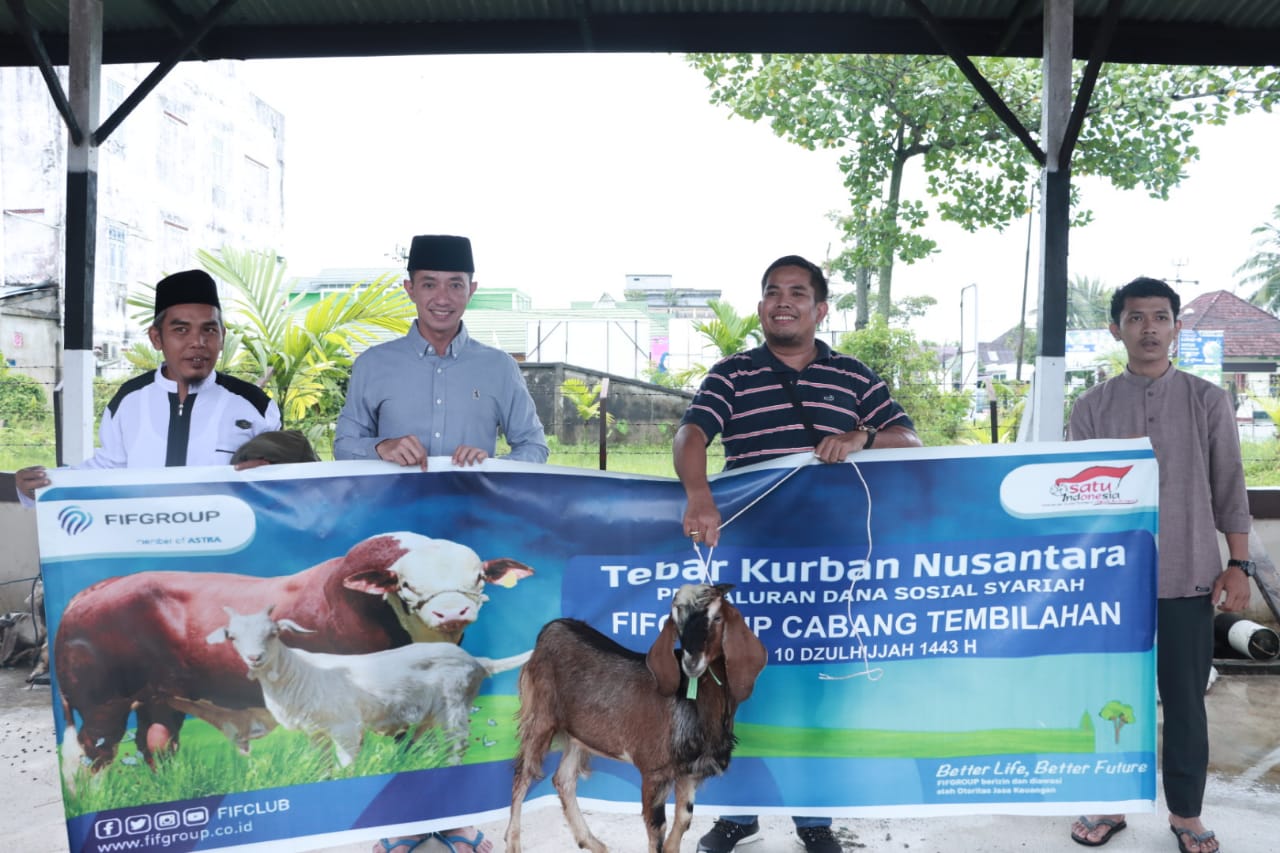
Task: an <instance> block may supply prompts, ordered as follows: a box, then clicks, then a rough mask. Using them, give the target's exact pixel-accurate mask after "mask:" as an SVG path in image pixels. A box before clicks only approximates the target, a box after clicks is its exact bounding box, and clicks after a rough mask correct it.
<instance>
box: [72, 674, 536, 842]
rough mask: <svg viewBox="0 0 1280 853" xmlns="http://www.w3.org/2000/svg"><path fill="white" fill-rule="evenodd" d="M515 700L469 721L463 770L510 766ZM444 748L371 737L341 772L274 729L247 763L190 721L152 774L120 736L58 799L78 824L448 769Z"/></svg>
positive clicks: (300, 739)
mask: <svg viewBox="0 0 1280 853" xmlns="http://www.w3.org/2000/svg"><path fill="white" fill-rule="evenodd" d="M518 704H519V703H518V700H517V698H516V697H515V696H480V697H478V698H477V699H476V703H475V705H474V707H475V708H477V709H478V710H476V711H475V712H473V713H472V715H471V731H470V734H469V736H468V742H467V752H466V756H465V757H464V758H463V761H462V763H463V764H483V763H488V762H493V761H510V760H511V759H512V758H514V757H515V753H516V747H517V741H516V724H515V712H516V708H517V707H518ZM449 754H450V750H449V745H448V744H447V743H445V741H444V739H443V738H442V737H441V736H440V732H439V730H438V729H431V730H429V731H427V732H426V733H424V734H423V736H422V737H420V738H418V739H417V740H416V741H414V742H412V743H397V742H396V740H395V739H394V738H390V737H385V736H383V735H376V734H368V735H366V736H365V739H364V745H363V746H362V747H361V749H360V754H359V755H358V756H357V757H356V760H355V761H354V762H352V763H351V765H349V766H347V767H339V766H338V760H337V757H336V755H335V753H334V749H333V745H332V744H331V743H330V742H329V741H328V739H324V740H322V741H319V742H313V741H312V740H311V739H310V738H308V737H307V736H306V735H305V734H303V733H302V732H297V731H290V730H288V729H284V728H276V729H274V730H273V731H272V732H271V733H270V734H268V735H267V736H266V737H263V738H259V739H257V740H254V741H252V744H251V749H250V753H249V755H241V754H240V752H239V751H238V750H237V749H236V748H235V746H234V745H233V744H232V743H231V742H230V741H229V740H227V739H226V738H225V737H224V736H223V735H222V733H221V732H219V731H218V730H217V729H215V728H214V727H213V726H210V725H209V724H208V723H205V722H204V721H202V720H196V719H190V718H189V719H188V720H187V722H186V725H184V726H183V727H182V746H181V748H180V749H179V750H178V751H177V752H175V753H173V754H171V755H166V756H164V757H162V758H161V759H159V760H158V761H157V762H156V768H155V770H154V771H152V770H151V769H150V768H148V767H147V765H146V763H145V762H144V761H143V760H142V758H141V756H139V755H138V751H137V747H136V746H135V745H134V742H133V732H132V731H129V732H127V733H126V734H125V739H124V740H122V741H121V743H120V751H119V753H118V754H117V756H116V760H115V761H114V762H113V763H112V764H110V765H109V766H108V767H106V768H105V769H104V770H102V771H101V772H100V773H98V774H96V775H93V776H90V774H89V771H88V769H87V768H80V769H79V770H78V771H77V773H76V779H75V785H74V788H75V790H74V791H71V790H65V786H64V791H63V798H64V801H65V804H66V810H67V815H68V816H70V817H75V816H78V815H82V814H89V813H92V812H98V811H103V810H106V809H118V808H129V807H133V806H139V805H145V804H148V803H168V802H176V801H180V800H187V799H193V798H197V797H206V796H218V795H222V794H227V793H232V792H239V791H259V790H265V789H272V788H281V787H287V786H290V785H303V784H308V783H312V782H320V781H326V780H330V779H351V778H354V777H357V776H381V775H385V774H390V773H400V772H404V771H408V770H429V769H431V768H434V767H444V766H447V764H448V761H449Z"/></svg>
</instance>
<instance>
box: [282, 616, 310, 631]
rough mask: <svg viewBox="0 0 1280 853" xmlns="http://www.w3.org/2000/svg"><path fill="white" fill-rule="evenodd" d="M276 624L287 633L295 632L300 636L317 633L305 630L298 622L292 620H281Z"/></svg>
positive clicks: (308, 629)
mask: <svg viewBox="0 0 1280 853" xmlns="http://www.w3.org/2000/svg"><path fill="white" fill-rule="evenodd" d="M276 624H277V625H279V626H280V627H281V628H284V629H285V630H287V631H294V632H296V633H299V634H314V633H315V631H313V630H312V629H310V628H303V627H302V626H301V625H299V624H298V623H297V622H294V621H293V620H292V619H279V620H277V621H276Z"/></svg>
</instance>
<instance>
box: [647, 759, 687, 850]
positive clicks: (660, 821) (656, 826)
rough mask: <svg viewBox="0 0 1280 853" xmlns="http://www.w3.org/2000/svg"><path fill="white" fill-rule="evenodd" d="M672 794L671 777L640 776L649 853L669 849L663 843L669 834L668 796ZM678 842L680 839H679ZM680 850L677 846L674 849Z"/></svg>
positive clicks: (652, 774)
mask: <svg viewBox="0 0 1280 853" xmlns="http://www.w3.org/2000/svg"><path fill="white" fill-rule="evenodd" d="M669 793H671V781H670V777H669V776H661V775H658V774H654V773H641V774H640V804H641V808H642V809H644V811H643V813H642V815H641V816H642V817H643V818H644V828H645V831H646V832H647V833H648V834H649V846H648V847H646V848H645V850H647V851H649V853H663V851H666V850H667V847H663V846H662V842H663V839H664V837H665V836H666V833H667V794H669ZM677 841H678V839H677ZM674 849H676V850H679V847H678V846H677V847H676V848H674Z"/></svg>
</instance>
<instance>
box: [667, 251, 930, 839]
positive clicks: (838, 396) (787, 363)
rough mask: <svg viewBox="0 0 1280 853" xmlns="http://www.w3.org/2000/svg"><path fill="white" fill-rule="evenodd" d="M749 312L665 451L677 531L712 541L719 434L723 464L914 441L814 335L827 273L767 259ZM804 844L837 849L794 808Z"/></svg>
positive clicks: (798, 261)
mask: <svg viewBox="0 0 1280 853" xmlns="http://www.w3.org/2000/svg"><path fill="white" fill-rule="evenodd" d="M760 283H761V287H762V298H761V300H760V304H759V306H758V308H757V311H758V312H759V315H760V326H761V328H762V330H763V331H764V345H763V346H759V347H756V348H755V349H751V350H747V351H746V352H741V353H738V354H737V355H731V356H729V357H728V358H726V359H724V360H722V361H720V362H719V363H718V364H716V365H715V366H714V367H712V368H711V370H709V371H707V376H706V378H705V379H704V380H703V381H702V387H700V388H699V389H698V394H697V396H695V397H694V398H693V402H692V403H690V404H689V408H688V410H687V411H686V412H685V413H684V417H683V418H682V419H681V421H680V429H679V430H678V431H677V432H676V437H675V444H674V446H673V449H672V452H673V454H674V456H675V467H676V474H677V475H679V477H680V482H681V484H683V485H684V490H685V494H686V496H687V497H688V505H687V507H686V508H685V513H684V529H685V533H686V534H687V535H689V536H691V537H693V538H694V539H695V540H698V541H701V542H705V543H706V544H707V545H709V546H715V545H716V543H717V542H718V541H719V539H720V510H719V509H718V508H717V507H716V502H715V498H713V497H712V495H711V486H710V485H709V484H708V482H707V445H708V444H710V443H711V440H712V439H714V438H715V437H716V436H717V435H720V436H721V440H722V441H723V443H724V456H725V461H724V467H725V469H726V470H728V469H731V468H738V467H741V466H743V465H750V464H751V463H753V462H760V461H763V460H766V459H773V458H776V457H778V456H785V455H787V454H791V453H813V454H814V455H815V456H817V457H818V459H820V460H822V461H823V462H844V461H845V460H846V459H848V458H849V454H851V453H856V452H858V451H859V450H865V449H867V448H869V447H872V446H873V444H874V446H875V447H920V446H921V443H920V438H919V437H918V436H917V435H916V433H915V428H914V426H913V424H912V423H911V418H909V417H907V413H906V412H904V411H903V410H902V407H901V406H900V405H898V404H897V403H896V402H895V401H894V399H893V397H892V395H891V394H890V393H889V388H888V386H886V385H885V383H884V381H883V380H882V379H881V378H880V377H879V376H877V375H876V374H875V372H874V371H872V370H871V369H870V368H869V367H867V366H866V365H865V364H863V363H862V362H860V361H858V360H857V359H856V358H853V357H852V356H848V355H844V354H843V353H837V352H832V350H831V347H829V346H827V344H826V342H825V341H820V340H818V339H817V328H818V324H819V323H821V322H822V319H823V318H824V317H826V316H827V280H826V277H825V276H823V274H822V270H821V269H820V268H819V267H818V266H817V265H816V264H814V263H812V262H810V261H807V260H805V259H804V258H802V257H800V256H799V255H787V256H786V257H782V258H779V259H778V260H776V261H774V262H773V263H772V264H770V265H769V268H768V269H766V270H765V272H764V277H763V278H762V279H761V282H760ZM793 820H794V821H795V824H796V834H797V835H798V836H799V837H800V840H801V842H802V843H803V844H804V848H805V850H806V851H808V853H839V851H840V844H839V842H838V841H836V839H835V836H834V835H833V834H832V832H831V819H830V818H815V817H803V818H802V817H797V818H793ZM759 831H760V824H759V822H758V821H757V820H756V818H755V816H754V815H733V816H729V815H726V816H723V817H721V818H720V819H719V820H717V821H716V823H715V826H713V827H712V828H711V830H710V831H709V832H708V833H707V834H706V835H704V836H703V837H702V838H701V839H700V840H699V841H698V850H699V851H700V853H727V851H729V850H732V849H733V848H734V846H735V845H736V844H737V843H738V842H739V841H742V840H743V839H746V838H750V837H751V836H753V835H756V834H758V833H759Z"/></svg>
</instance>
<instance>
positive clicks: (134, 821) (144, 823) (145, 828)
mask: <svg viewBox="0 0 1280 853" xmlns="http://www.w3.org/2000/svg"><path fill="white" fill-rule="evenodd" d="M124 831H125V832H126V833H127V834H129V835H142V834H143V833H145V832H150V831H151V815H146V814H132V815H129V816H128V817H127V818H125V819H124Z"/></svg>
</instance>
